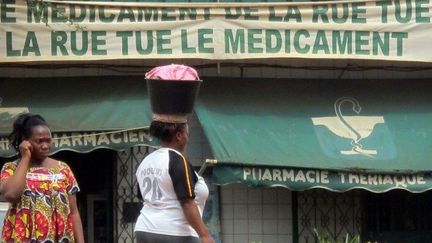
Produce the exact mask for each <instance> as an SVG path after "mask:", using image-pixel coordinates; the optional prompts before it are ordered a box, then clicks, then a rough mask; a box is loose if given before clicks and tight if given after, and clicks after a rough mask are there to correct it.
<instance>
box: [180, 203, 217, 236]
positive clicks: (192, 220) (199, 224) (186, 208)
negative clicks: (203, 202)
mask: <svg viewBox="0 0 432 243" xmlns="http://www.w3.org/2000/svg"><path fill="white" fill-rule="evenodd" d="M180 204H181V207H182V209H183V213H184V215H185V217H186V219H187V221H188V222H189V224H190V225H191V226H192V228H194V229H195V231H196V232H197V233H198V235H199V237H200V240H201V242H202V243H214V242H215V241H214V240H213V238H212V237H211V235H210V233H209V232H208V230H207V227H206V226H205V224H204V222H203V221H202V219H201V215H200V213H199V211H198V207H197V205H196V203H195V201H194V200H193V199H192V198H190V199H183V200H181V201H180Z"/></svg>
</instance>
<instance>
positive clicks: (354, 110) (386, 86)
mask: <svg viewBox="0 0 432 243" xmlns="http://www.w3.org/2000/svg"><path fill="white" fill-rule="evenodd" d="M431 95H432V83H431V82H430V81H428V80H401V81H394V80H351V81H347V80H299V81H288V80H267V79H266V80H262V79H260V80H258V79H254V80H250V79H248V80H224V81H220V80H218V81H212V80H211V81H207V82H205V83H204V84H203V86H202V88H201V91H200V99H199V102H198V105H197V109H196V111H197V114H198V117H199V120H200V121H201V124H202V125H203V129H204V131H205V133H206V135H207V138H208V140H209V142H210V145H211V148H212V151H213V155H214V157H215V159H217V160H218V161H219V164H218V165H217V166H216V168H215V172H216V173H215V181H216V182H217V183H228V182H229V181H230V180H231V182H234V181H239V180H240V181H242V180H243V181H244V182H247V181H249V182H250V180H249V178H244V176H240V177H236V176H230V175H229V174H230V173H231V174H232V173H234V172H233V171H237V172H235V173H237V175H238V171H242V170H243V168H255V167H262V166H264V167H265V168H276V169H281V168H291V169H305V168H307V169H315V170H329V171H339V172H344V173H345V172H353V173H354V172H355V173H372V174H374V173H383V174H404V175H412V173H429V171H432V163H431V160H432V159H431V158H432V109H431V107H432V99H431V98H430V97H431ZM238 169H240V170H238ZM235 173H234V174H235ZM223 174H225V175H226V178H222V176H221V175H223ZM234 177H236V179H234ZM227 178H231V179H229V180H228V179H227ZM239 178H240V179H239ZM241 178H244V179H241ZM259 183H261V184H259V185H269V182H267V183H262V181H261V182H259ZM278 183H279V182H277V181H275V182H274V184H275V185H276V184H278ZM249 184H251V185H258V184H257V182H250V183H249ZM290 186H291V187H293V188H296V189H301V188H303V189H305V188H308V187H306V186H304V185H303V186H301V185H298V187H296V186H293V185H290ZM309 186H310V185H309ZM315 186H316V185H315ZM363 186H364V187H367V185H363ZM323 187H324V186H323ZM354 187H355V186H353V187H352V188H354ZM335 190H339V189H336V188H335ZM340 190H346V188H345V189H340ZM380 190H384V189H380ZM419 190H423V189H419Z"/></svg>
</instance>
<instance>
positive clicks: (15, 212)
mask: <svg viewBox="0 0 432 243" xmlns="http://www.w3.org/2000/svg"><path fill="white" fill-rule="evenodd" d="M10 140H11V144H12V146H13V147H14V148H15V149H16V150H17V151H18V152H19V155H18V159H17V160H16V161H13V162H8V163H6V164H5V165H4V166H3V168H2V170H1V174H0V193H1V194H2V195H3V196H4V197H5V198H6V200H7V201H8V202H10V204H9V205H10V206H9V209H8V212H7V214H6V218H5V221H4V226H3V231H2V237H1V242H53V243H54V242H61V243H66V242H78V243H81V242H84V234H83V229H82V223H81V218H80V215H79V211H78V208H77V202H76V193H77V192H78V191H79V187H78V183H77V181H76V180H75V177H74V174H73V173H72V170H71V169H70V168H69V166H68V165H67V164H66V163H64V162H61V161H57V160H55V159H52V158H50V157H49V153H50V150H51V131H50V129H49V128H48V125H47V123H46V121H45V119H44V118H42V117H41V116H40V115H32V114H22V115H20V116H18V118H17V119H16V120H15V122H14V124H13V131H12V133H11V135H10Z"/></svg>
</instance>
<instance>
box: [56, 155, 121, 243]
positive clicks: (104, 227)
mask: <svg viewBox="0 0 432 243" xmlns="http://www.w3.org/2000/svg"><path fill="white" fill-rule="evenodd" d="M53 157H54V158H56V159H58V160H61V161H64V162H66V163H67V164H68V165H69V166H70V167H71V168H72V170H73V172H74V174H75V177H76V179H77V180H78V184H79V186H80V189H81V191H80V192H79V193H78V196H77V199H78V207H79V210H80V214H81V219H82V221H83V228H84V235H85V238H86V242H89V243H102V242H103V243H105V242H106V243H110V242H113V232H114V230H113V208H114V206H113V191H114V189H113V186H114V185H113V184H114V181H115V180H114V178H115V177H114V176H115V175H114V173H115V170H114V164H115V158H116V157H115V152H114V151H112V150H107V149H98V150H95V151H93V152H90V153H84V154H80V153H76V152H70V151H62V152H59V153H57V154H55V155H54V156H53Z"/></svg>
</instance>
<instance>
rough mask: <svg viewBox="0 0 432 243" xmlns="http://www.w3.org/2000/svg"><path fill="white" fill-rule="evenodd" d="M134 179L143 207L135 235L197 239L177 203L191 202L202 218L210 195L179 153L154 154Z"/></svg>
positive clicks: (171, 150) (160, 152)
mask: <svg viewBox="0 0 432 243" xmlns="http://www.w3.org/2000/svg"><path fill="white" fill-rule="evenodd" d="M136 177H137V180H138V184H139V187H140V191H141V195H142V197H143V199H144V206H143V208H142V209H141V212H140V215H139V217H138V219H137V223H136V225H135V231H144V232H150V233H155V234H163V235H173V236H195V237H198V234H197V233H196V232H195V230H194V229H193V228H192V227H191V226H190V224H189V223H188V221H187V220H186V218H185V216H184V213H183V209H182V207H181V205H180V201H179V200H180V199H187V198H193V199H194V200H195V203H196V204H197V206H198V210H199V212H200V214H201V216H202V212H203V210H204V206H205V202H206V200H207V197H208V195H209V191H208V188H207V185H206V184H205V182H204V179H203V178H202V177H201V176H199V175H198V174H197V173H196V172H195V171H194V170H193V168H192V166H191V164H190V163H189V162H188V161H187V160H186V159H185V157H184V156H183V155H182V154H181V153H179V152H178V151H176V150H174V149H169V148H160V149H158V150H156V151H154V152H153V153H151V154H149V155H148V156H147V157H146V158H144V160H143V161H142V162H141V164H140V165H139V167H138V170H137V172H136Z"/></svg>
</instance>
